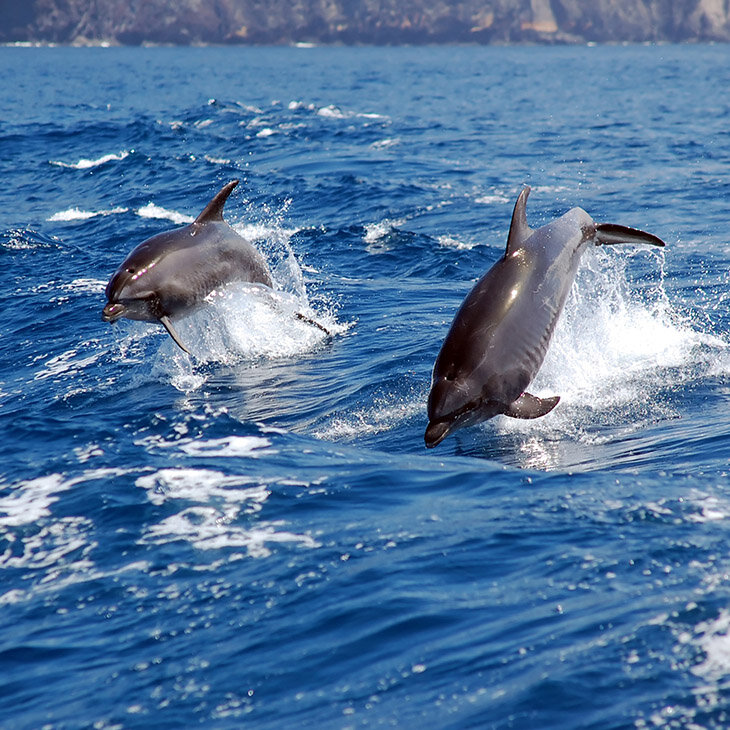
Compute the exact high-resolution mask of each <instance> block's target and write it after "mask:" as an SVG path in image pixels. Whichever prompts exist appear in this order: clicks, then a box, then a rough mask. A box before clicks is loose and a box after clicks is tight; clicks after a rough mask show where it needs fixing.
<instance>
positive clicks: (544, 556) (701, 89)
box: [0, 46, 730, 730]
mask: <svg viewBox="0 0 730 730" xmlns="http://www.w3.org/2000/svg"><path fill="white" fill-rule="evenodd" d="M729 58H730V50H729V49H728V48H727V47H726V46H656V47H644V46H627V47H619V46H616V47H570V48H540V47H524V48H489V47H487V48H483V47H428V48H303V47H302V48H185V49H177V48H60V47H59V48H27V47H3V48H0V85H1V86H0V89H1V90H2V111H0V180H1V181H2V184H1V185H0V257H1V260H2V266H1V267H0V424H1V428H2V439H1V440H0V453H1V455H2V460H1V462H0V727H2V728H3V729H4V730H21V729H22V730H25V729H31V728H32V729H35V728H46V729H47V730H61V729H63V730H66V729H75V728H90V729H91V728H94V729H95V730H104V729H111V728H115V729H116V728H125V729H126V728H129V729H137V728H156V729H158V730H159V729H163V728H171V729H172V728H184V727H197V726H201V727H206V728H224V729H227V728H254V729H256V730H259V729H261V730H278V729H280V728H312V729H314V728H317V729H319V728H327V729H329V728H338V729H342V730H345V729H346V728H381V727H397V728H407V729H410V728H414V729H416V730H423V728H436V729H447V728H448V729H453V730H461V729H462V728H463V729H466V728H478V729H481V728H484V729H500V730H501V729H502V728H517V729H519V730H536V729H539V730H545V729H554V730H578V729H581V730H582V729H588V728H592V729H596V730H612V729H617V728H634V729H636V730H649V729H654V728H691V729H692V730H699V729H700V728H726V727H728V726H729V725H730V465H729V461H730V315H729V313H728V300H729V299H730V296H729V295H730V273H729V272H730V238H729V234H728V222H729V220H730V125H729V120H730V63H728V59H729ZM236 178H238V179H240V180H241V184H240V185H239V187H238V188H237V189H236V190H235V191H234V193H233V194H232V196H231V198H230V199H229V201H228V203H227V206H226V216H227V220H228V221H229V222H230V223H231V224H232V225H233V226H234V227H235V228H236V230H237V231H238V232H239V233H241V235H243V236H245V237H246V238H248V239H249V240H251V241H252V242H253V243H254V245H256V246H257V248H259V250H261V251H262V252H263V253H264V255H265V256H266V257H267V260H268V261H269V264H270V266H271V268H272V271H273V272H274V277H275V280H276V284H277V288H278V290H279V296H281V297H287V298H289V299H290V300H293V301H294V303H295V304H296V306H298V307H300V308H302V309H303V310H306V311H309V312H310V313H311V314H312V315H313V316H316V317H317V318H318V319H319V320H320V321H322V322H326V323H328V326H329V327H330V329H331V330H332V331H333V336H332V337H329V338H328V337H326V336H324V334H323V333H321V332H320V331H318V330H316V329H314V328H312V327H310V326H307V325H306V323H303V322H301V321H299V320H297V319H294V318H293V317H291V316H287V315H286V314H285V313H283V310H281V309H278V308H276V307H272V306H271V303H270V301H269V302H267V301H266V300H264V299H262V298H261V297H258V296H257V295H256V293H255V292H252V291H251V288H250V287H249V289H248V290H246V288H245V287H240V286H238V287H236V286H232V287H229V288H228V289H225V290H223V291H221V292H219V295H218V296H216V297H212V298H211V302H210V304H209V305H208V306H207V307H206V308H204V309H201V310H200V311H198V312H196V313H195V314H194V315H192V316H191V317H189V318H188V319H186V320H184V321H182V322H180V324H179V328H178V329H179V332H180V334H181V337H183V339H184V340H185V341H186V343H187V344H188V346H189V348H190V350H191V351H192V356H188V355H186V354H185V353H183V352H182V351H181V350H179V349H178V348H177V347H176V346H175V344H174V343H173V342H172V340H171V339H170V338H169V337H168V336H167V334H166V333H165V331H164V329H163V328H162V327H161V326H160V325H157V324H149V323H141V322H130V321H121V322H119V323H117V324H115V325H110V324H107V323H105V322H102V320H101V309H102V307H103V305H104V303H105V297H104V287H105V284H106V282H107V281H108V279H109V277H110V276H111V274H112V273H113V272H114V270H115V269H116V268H117V266H118V265H119V264H120V263H121V261H122V260H123V258H124V257H125V256H126V254H127V253H128V252H129V251H130V250H131V249H132V248H133V247H134V246H136V245H137V244H138V243H139V242H141V241H142V240H144V239H145V238H147V237H149V236H152V235H154V234H156V233H159V232H162V231H165V230H168V229H170V228H173V227H175V226H180V225H183V224H185V223H187V222H189V221H191V220H192V219H193V218H194V217H195V216H197V214H198V213H199V212H200V211H201V210H202V209H203V207H204V206H205V204H206V203H207V202H208V200H209V199H210V198H211V197H212V196H213V195H214V194H215V193H216V192H217V191H218V189H219V188H220V187H221V186H222V185H223V184H224V183H226V182H228V181H229V180H232V179H236ZM525 184H527V185H530V186H531V188H532V193H531V195H530V200H529V203H528V219H529V221H530V224H531V225H532V226H533V227H538V226H540V225H543V224H545V223H547V222H548V221H550V220H551V219H553V218H554V217H556V216H559V215H562V213H564V212H566V211H567V210H568V209H570V208H572V207H574V206H577V205H579V206H581V207H583V208H585V209H586V210H587V211H588V212H589V213H590V214H591V215H592V216H593V217H594V218H595V219H596V220H598V221H602V222H612V223H620V224H623V225H629V226H634V227H638V228H641V229H644V230H646V231H650V232H651V233H654V234H656V235H658V236H660V237H661V238H663V239H664V240H665V241H666V242H667V246H666V248H665V249H663V250H659V249H653V248H650V247H636V246H614V247H607V248H605V249H604V248H601V249H592V250H590V251H588V252H587V253H586V254H585V256H584V257H583V261H582V266H581V269H580V272H579V275H578V277H577V279H576V282H575V285H574V287H573V289H572V291H571V294H570V297H569V300H568V304H567V307H566V310H565V312H564V314H563V316H562V318H561V320H560V322H559V325H558V328H557V330H556V333H555V337H554V339H553V342H552V344H551V347H550V350H549V352H548V356H547V358H546V360H545V363H544V365H543V367H542V369H541V371H540V373H539V374H538V377H537V379H536V381H535V383H534V384H533V386H532V388H531V390H532V391H533V392H535V393H537V394H538V395H553V394H557V395H560V396H561V402H560V404H559V405H558V407H557V408H556V409H555V410H554V411H553V412H552V413H550V414H549V415H548V416H546V417H545V418H542V419H538V420H535V421H529V422H526V421H516V420H513V419H508V418H505V417H497V418H495V419H493V420H491V421H488V422H487V423H484V424H482V425H479V426H475V427H471V428H468V429H464V430H461V431H458V432H457V433H455V434H454V435H452V436H450V437H449V438H447V439H446V440H445V441H444V442H443V443H442V444H441V445H440V446H438V447H437V448H436V449H434V450H427V449H426V448H425V447H424V443H423V433H424V429H425V426H426V398H427V394H428V390H429V385H430V376H431V368H432V366H433V362H434V359H435V357H436V354H437V352H438V350H439V347H440V345H441V342H442V341H443V338H444V336H445V334H446V332H447V330H448V327H449V324H450V322H451V320H452V318H453V316H454V314H455V312H456V309H457V308H458V306H459V304H460V302H461V301H462V299H463V298H464V296H465V294H466V293H467V292H468V291H469V289H470V288H471V286H472V285H473V283H474V281H475V280H476V279H477V278H478V277H479V276H480V275H481V274H482V273H483V272H484V271H486V270H487V269H488V268H489V267H490V266H491V265H492V263H493V262H494V261H496V260H497V259H498V258H499V257H500V256H501V255H502V252H503V251H504V246H505V243H506V237H507V231H508V228H509V221H510V217H511V214H512V207H513V205H514V201H515V199H516V197H517V194H518V193H519V191H520V190H521V189H522V187H523V186H524V185H525Z"/></svg>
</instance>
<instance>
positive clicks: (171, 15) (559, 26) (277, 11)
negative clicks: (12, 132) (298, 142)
mask: <svg viewBox="0 0 730 730" xmlns="http://www.w3.org/2000/svg"><path fill="white" fill-rule="evenodd" d="M16 41H28V42H41V43H43V42H46V43H48V42H53V43H81V44H84V43H103V42H106V43H112V44H131V45H137V44H142V43H174V44H202V43H252V44H253V43H259V44H264V43H296V42H312V43H363V44H396V43H442V42H456V43H525V42H527V43H585V42H590V41H595V42H621V41H628V42H642V41H670V42H686V41H723V42H727V41H730V3H728V2H727V0H456V1H455V2H454V1H453V0H451V1H449V0H0V42H4V43H8V42H16Z"/></svg>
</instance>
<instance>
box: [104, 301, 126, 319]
mask: <svg viewBox="0 0 730 730" xmlns="http://www.w3.org/2000/svg"><path fill="white" fill-rule="evenodd" d="M125 311H126V307H125V306H124V305H123V304H119V302H114V303H112V302H109V304H107V305H106V307H104V309H102V311H101V318H102V319H103V320H104V321H105V322H116V321H117V320H118V319H119V318H120V317H123V316H124V312H125Z"/></svg>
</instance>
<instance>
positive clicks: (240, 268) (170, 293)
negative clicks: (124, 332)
mask: <svg viewBox="0 0 730 730" xmlns="http://www.w3.org/2000/svg"><path fill="white" fill-rule="evenodd" d="M236 185H238V180H232V181H231V182H229V183H228V184H227V185H224V186H223V188H222V189H221V190H220V192H218V194H217V195H216V196H215V197H214V198H213V199H212V200H211V201H210V203H208V205H207V206H206V207H205V209H204V210H203V212H202V213H201V214H200V215H199V216H198V217H197V218H196V219H195V220H194V221H193V222H192V223H191V224H190V225H188V226H184V227H183V228H176V229H174V230H172V231H167V232H165V233H160V234H158V235H156V236H153V237H152V238H148V239H147V240H146V241H143V242H142V243H140V244H139V246H137V247H136V248H135V249H134V250H133V251H132V252H131V253H130V254H129V256H127V258H126V259H125V260H124V262H123V263H122V265H121V266H120V267H119V268H118V269H117V271H116V272H115V274H114V275H113V276H112V278H111V280H110V281H109V283H108V284H107V287H106V296H107V300H108V302H107V304H106V306H105V307H104V310H103V312H102V319H103V320H104V321H106V322H115V321H116V320H118V319H119V318H121V317H127V318H128V319H136V320H142V321H145V322H157V321H159V322H161V323H162V324H163V325H164V327H165V329H166V330H167V331H168V332H169V333H170V336H171V337H172V339H173V340H174V341H175V342H176V343H177V344H178V345H179V346H180V347H181V348H182V349H183V350H184V351H185V352H188V349H187V348H186V347H185V345H184V344H183V343H182V341H181V340H180V337H179V336H178V334H177V332H176V331H175V329H174V327H173V325H172V321H171V320H172V319H174V318H175V317H182V316H185V315H186V314H189V313H190V312H192V311H193V310H194V309H196V308H197V307H199V306H200V305H202V304H203V303H204V301H205V298H206V297H207V296H208V294H210V293H211V292H212V291H214V290H215V289H217V288H218V287H221V286H223V285H225V284H228V283H231V282H234V281H239V282H250V283H255V284H263V285H264V286H267V287H271V286H272V280H271V274H270V273H269V268H268V266H267V265H266V261H265V260H264V257H263V256H262V255H261V254H260V253H259V252H258V251H257V250H256V249H255V248H254V247H253V246H252V245H251V244H250V243H249V242H248V241H246V240H245V239H243V238H242V237H241V236H239V235H238V234H237V233H236V232H235V231H234V230H233V228H231V226H229V225H228V223H226V222H225V221H224V220H223V206H224V205H225V202H226V200H227V199H228V196H229V195H230V194H231V191H232V190H233V189H234V188H235V187H236ZM297 316H298V317H299V318H300V319H302V320H304V321H306V322H308V323H309V324H312V325H314V326H316V327H319V328H320V329H322V330H324V331H325V332H326V330H325V329H324V328H323V327H322V325H320V324H319V323H317V322H314V321H313V320H311V319H309V318H308V317H305V316H304V315H302V314H299V313H297Z"/></svg>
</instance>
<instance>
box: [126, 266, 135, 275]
mask: <svg viewBox="0 0 730 730" xmlns="http://www.w3.org/2000/svg"><path fill="white" fill-rule="evenodd" d="M127 273H128V274H133V273H134V267H132V266H127Z"/></svg>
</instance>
